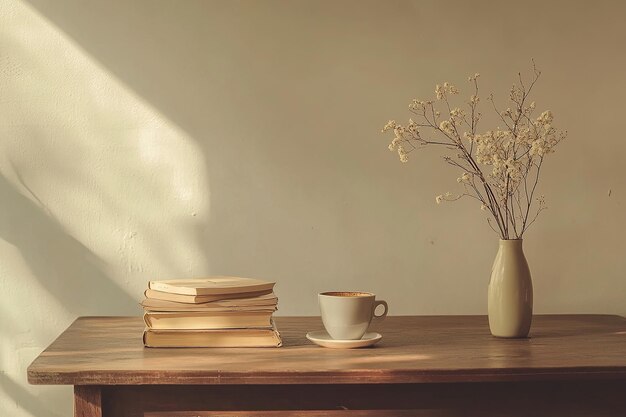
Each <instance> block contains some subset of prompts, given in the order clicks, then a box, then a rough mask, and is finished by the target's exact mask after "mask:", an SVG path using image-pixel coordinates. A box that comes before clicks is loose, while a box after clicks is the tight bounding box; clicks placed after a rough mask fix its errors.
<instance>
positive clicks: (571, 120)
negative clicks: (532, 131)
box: [0, 0, 626, 417]
mask: <svg viewBox="0 0 626 417" xmlns="http://www.w3.org/2000/svg"><path fill="white" fill-rule="evenodd" d="M624 4H625V3H623V2H618V1H614V2H602V1H600V2H586V3H583V2H565V1H563V2H545V1H531V2H524V3H523V4H521V3H519V2H487V1H471V2H467V1H460V0H459V1H415V2H410V1H378V2H374V1H340V2H337V1H317V2H315V1H281V2H277V1H247V2H241V1H219V2H217V1H185V2H180V1H167V2H166V1H152V0H150V1H148V0H145V1H135V2H124V1H114V2H102V1H90V2H85V1H78V0H75V1H71V0H61V1H60V0H55V1H52V0H31V1H18V0H5V1H4V2H2V6H1V8H0V87H1V89H0V91H1V92H0V171H1V173H2V176H1V177H0V286H1V287H0V289H1V292H2V301H1V302H0V361H1V362H0V366H1V369H2V372H1V373H0V378H1V379H0V382H1V387H2V391H1V393H0V415H3V416H5V415H6V416H31V415H32V416H39V417H44V416H45V417H48V416H49V417H53V416H54V417H56V416H61V415H69V413H70V395H71V391H70V390H69V389H68V388H45V387H30V386H28V385H27V383H26V381H25V372H26V366H27V365H28V363H29V362H30V361H31V360H32V359H33V358H34V357H35V356H36V355H37V354H38V353H39V352H40V351H41V350H42V349H43V348H44V347H45V346H46V345H47V344H48V343H50V342H51V341H52V340H53V339H54V337H55V336H56V335H57V334H58V333H59V332H60V331H61V330H63V329H64V328H65V327H66V326H67V325H68V324H69V323H70V322H71V321H72V320H73V319H74V318H75V317H76V316H78V315H90V314H91V315H95V314H138V313H139V309H138V308H137V306H136V302H137V301H138V300H139V299H140V298H141V294H142V290H143V288H144V286H145V284H146V281H147V280H148V279H150V278H165V277H184V276H193V275H203V274H208V273H215V274H217V273H225V274H240V275H249V276H258V277H266V278H269V279H275V280H276V281H278V294H279V297H280V300H281V309H280V313H281V314H316V312H317V307H316V298H315V293H316V292H318V291H320V290H328V289H342V288H344V289H362V290H369V291H374V292H376V293H377V294H379V295H380V296H381V297H383V298H385V299H387V300H388V301H389V303H390V305H391V313H392V314H484V313H485V312H486V285H487V281H488V275H489V271H490V265H491V262H492V260H493V257H494V254H495V251H496V247H497V237H496V236H495V235H493V234H492V232H491V231H490V230H489V228H488V227H487V225H486V223H485V221H484V219H483V218H482V217H481V215H482V212H481V211H480V210H479V209H478V207H477V206H476V204H472V203H471V202H469V201H467V202H458V203H456V204H454V205H444V206H437V205H435V203H434V196H435V195H436V194H439V193H441V192H445V191H448V190H450V191H455V190H456V188H455V186H456V182H455V179H456V177H457V173H455V172H453V171H451V170H449V169H448V168H447V167H445V166H444V165H443V163H442V162H441V161H440V160H438V158H437V157H436V155H435V154H434V153H432V152H426V153H424V154H423V155H419V156H418V155H415V156H414V158H413V160H412V161H411V162H410V163H409V164H408V165H401V164H400V163H399V162H398V161H397V158H396V157H395V156H394V155H393V154H391V153H389V152H388V151H387V149H386V146H387V139H386V138H384V136H383V135H381V134H380V133H379V131H380V128H381V127H382V125H383V124H384V123H385V122H386V121H387V119H389V118H397V119H398V120H400V119H404V118H405V117H408V113H407V110H406V104H407V103H408V102H409V100H410V99H412V98H413V97H415V96H417V97H421V98H425V97H427V96H428V95H429V94H431V93H432V90H433V85H434V83H436V82H442V81H446V80H448V81H451V82H453V83H456V84H458V85H459V86H461V87H463V86H465V80H466V76H467V75H469V74H473V73H474V72H480V73H481V75H482V77H481V78H482V83H483V86H484V88H485V90H486V91H494V92H496V94H497V95H499V97H503V96H504V95H505V94H506V91H507V89H508V87H509V86H510V83H511V82H512V80H513V79H514V77H515V74H516V72H517V71H518V70H520V69H524V70H526V69H529V66H530V59H531V58H534V59H535V60H536V61H537V63H538V65H539V66H540V67H541V69H542V70H543V72H544V76H543V77H542V80H541V82H540V84H539V85H538V91H537V94H536V96H535V99H536V101H537V104H538V107H539V108H541V109H543V108H546V107H547V108H550V109H551V110H552V111H553V112H554V113H555V115H556V124H557V125H558V126H561V127H564V128H567V129H568V130H569V132H570V135H569V138H568V140H567V142H565V143H563V145H562V146H561V148H560V149H559V150H558V152H557V153H556V154H555V155H552V157H551V158H550V160H549V161H548V165H547V167H546V170H545V173H544V174H545V177H544V179H545V180H544V181H543V184H542V192H544V193H545V194H546V196H547V198H548V205H549V206H550V209H549V210H548V211H547V212H545V213H544V215H543V218H541V219H540V221H539V222H538V223H537V224H536V227H534V229H532V230H531V231H530V233H529V234H528V235H527V238H526V243H525V245H526V252H527V256H528V259H529V261H530V264H531V269H532V272H533V276H534V283H535V300H536V301H535V308H536V312H538V313H575V312H578V313H583V312H594V313H614V314H625V313H626V306H625V303H624V301H625V299H626V279H624V278H625V277H624V270H625V267H626V261H625V257H624V249H625V245H624V238H623V236H622V235H623V231H624V230H625V228H626V216H625V215H624V202H625V201H626V199H625V193H626V188H625V184H626V173H625V170H624V162H623V156H624V155H626V139H625V138H624V133H623V129H622V123H621V119H622V118H623V117H624V116H623V114H624V111H625V110H626V108H625V105H624V97H626V77H625V74H626V55H624V54H623V53H622V49H623V46H624V44H625V41H626V26H624V24H623V16H624V15H625V14H626V6H625V5H624ZM609 190H611V193H610V195H609Z"/></svg>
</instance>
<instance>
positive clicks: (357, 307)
mask: <svg viewBox="0 0 626 417" xmlns="http://www.w3.org/2000/svg"><path fill="white" fill-rule="evenodd" d="M318 299H319V304H320V311H321V313H322V322H323V323H324V327H325V328H326V331H327V332H328V334H329V335H330V337H332V338H333V339H337V340H358V339H361V338H362V337H363V335H364V334H365V332H366V331H367V328H368V327H369V325H370V323H371V321H372V319H373V318H377V319H383V318H384V317H385V316H386V315H387V311H388V310H389V307H388V306H387V302H385V301H383V300H376V295H374V294H372V293H370V292H359V291H356V292H354V291H352V292H351V291H330V292H323V293H320V294H319V295H318ZM379 305H382V306H384V307H385V311H383V313H382V314H381V315H379V316H377V315H376V313H375V311H376V307H378V306H379Z"/></svg>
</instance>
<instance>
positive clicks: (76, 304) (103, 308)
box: [0, 176, 137, 320]
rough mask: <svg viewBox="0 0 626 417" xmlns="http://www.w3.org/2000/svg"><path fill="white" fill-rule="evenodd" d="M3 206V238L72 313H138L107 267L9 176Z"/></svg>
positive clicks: (1, 184)
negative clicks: (13, 182)
mask: <svg viewBox="0 0 626 417" xmlns="http://www.w3.org/2000/svg"><path fill="white" fill-rule="evenodd" d="M0 201H2V202H3V209H2V210H0V236H1V237H2V239H4V240H6V241H7V242H9V243H10V244H12V245H14V246H15V247H17V248H18V249H19V251H20V253H21V254H22V257H23V258H24V260H25V261H26V263H27V264H28V266H29V267H30V268H31V270H32V272H33V274H34V275H35V276H36V277H37V278H38V280H39V282H40V284H41V285H42V286H43V287H44V288H45V289H46V290H47V291H48V292H49V293H50V294H51V295H52V296H53V297H54V298H55V299H56V300H58V302H59V303H60V304H62V305H63V306H64V308H65V309H66V310H67V311H69V312H71V313H72V314H73V315H81V314H86V313H89V314H112V315H119V314H129V313H130V314H132V313H135V312H136V311H137V302H136V301H135V300H134V299H133V298H132V297H130V295H128V293H127V292H126V291H124V290H123V289H122V288H120V287H119V286H118V285H117V284H116V283H115V282H114V281H113V280H111V279H110V278H109V277H108V276H107V274H106V273H105V272H104V263H103V262H102V261H101V260H100V259H99V258H98V257H97V256H96V255H95V254H94V253H93V252H92V251H90V250H89V248H87V247H85V246H84V245H83V244H82V243H81V242H79V241H78V240H76V239H75V238H74V237H72V236H71V235H69V234H68V233H67V232H66V231H65V230H64V228H63V226H62V225H60V224H59V223H58V222H57V221H56V220H55V219H54V218H52V217H50V215H49V214H47V213H46V212H45V211H44V209H43V207H41V206H38V205H37V204H35V202H33V201H32V200H31V199H29V198H27V197H26V196H24V195H23V194H22V193H20V192H19V191H18V190H17V189H16V188H15V186H14V185H13V184H11V183H10V182H9V181H7V179H6V178H5V177H3V176H0ZM13 279H19V277H14V278H13ZM95 288H98V291H93V290H94V289H95ZM77 294H80V296H77ZM102 300H106V302H105V303H103V302H102ZM44 320H45V318H44Z"/></svg>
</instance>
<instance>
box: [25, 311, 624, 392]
mask: <svg viewBox="0 0 626 417" xmlns="http://www.w3.org/2000/svg"><path fill="white" fill-rule="evenodd" d="M276 322H277V325H278V328H279V330H280V332H281V334H282V336H283V339H284V347H283V348H264V349H250V348H248V349H245V348H239V349H154V348H144V347H143V345H142V342H141V334H142V331H143V327H144V324H143V321H142V319H141V318H140V317H82V318H79V319H77V320H76V321H75V322H74V323H73V324H72V325H71V326H70V327H69V328H68V329H67V330H66V331H65V332H64V333H63V334H62V335H61V336H60V337H59V338H58V339H57V340H56V341H55V342H54V343H52V345H50V347H48V349H46V350H45V351H44V352H43V353H42V354H41V355H40V356H39V357H38V358H37V359H36V360H35V361H34V362H33V363H32V364H31V365H30V367H29V368H28V380H29V382H30V383H32V384H69V385H116V384H125V385H139V384H187V385H194V384H370V383H376V384H387V383H432V382H489V381H492V382H493V381H496V382H497V381H535V380H591V379H626V319H625V318H623V317H619V316H607V315H559V316H557V315H555V316H552V315H550V316H535V317H534V321H533V327H532V330H531V337H530V338H528V339H517V340H515V339H510V340H509V339H497V338H494V337H492V336H491V335H490V333H489V329H488V324H487V318H486V317H484V316H430V317H429V316H416V317H414V316H410V317H409V316H407V317H388V318H387V320H385V321H383V322H382V323H381V324H380V325H379V326H378V327H374V328H373V329H374V330H376V331H379V332H380V333H381V334H382V335H383V339H382V341H381V342H380V343H379V344H378V345H376V346H375V347H373V348H367V349H357V350H336V349H325V348H320V347H318V346H316V345H313V344H311V343H310V342H309V341H308V340H306V338H305V334H306V332H307V331H311V330H319V329H321V328H322V325H321V322H320V320H319V318H317V317H277V318H276Z"/></svg>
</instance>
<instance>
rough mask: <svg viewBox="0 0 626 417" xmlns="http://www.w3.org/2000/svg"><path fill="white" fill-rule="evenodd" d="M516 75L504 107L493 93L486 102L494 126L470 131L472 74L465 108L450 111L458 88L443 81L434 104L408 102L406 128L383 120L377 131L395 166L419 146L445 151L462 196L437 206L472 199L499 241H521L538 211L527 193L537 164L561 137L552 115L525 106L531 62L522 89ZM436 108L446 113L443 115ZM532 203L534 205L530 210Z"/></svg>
mask: <svg viewBox="0 0 626 417" xmlns="http://www.w3.org/2000/svg"><path fill="white" fill-rule="evenodd" d="M518 75H519V78H518V82H517V83H516V84H513V87H512V88H511V90H510V92H509V101H510V106H509V107H507V109H506V110H502V111H500V110H499V109H498V107H497V106H496V104H495V102H494V99H493V94H492V95H490V96H489V98H488V100H489V101H490V102H491V103H492V107H493V109H494V110H495V112H496V113H497V114H498V116H499V118H500V120H501V121H502V123H503V126H504V127H502V128H501V127H497V128H496V129H495V130H489V131H486V132H485V133H478V123H479V121H480V119H481V116H482V114H481V113H480V112H479V111H478V106H479V103H480V98H479V95H478V92H479V90H478V78H479V76H480V75H479V74H475V75H473V76H470V77H468V81H469V83H470V85H471V86H472V88H473V94H472V95H471V97H470V98H469V101H468V102H467V103H466V104H467V107H466V110H464V109H461V108H459V107H452V105H451V103H450V99H451V96H453V95H457V94H459V90H458V89H457V88H456V87H455V86H454V85H452V84H450V83H448V82H445V83H443V85H439V84H438V85H437V86H436V87H435V95H436V99H435V100H428V101H422V100H418V99H414V100H413V101H412V102H411V103H410V104H409V110H410V111H411V112H412V113H413V114H414V115H415V116H416V119H417V120H413V119H409V122H408V124H406V125H401V124H398V123H396V122H395V121H394V120H390V121H389V122H388V123H387V124H386V125H385V126H384V128H383V130H382V131H383V132H387V131H392V132H393V133H394V137H393V140H392V141H391V143H390V144H389V150H391V151H396V152H397V153H398V156H399V157H400V161H402V162H407V161H408V160H409V154H410V153H411V152H412V151H414V150H416V149H418V148H420V147H423V146H441V147H443V148H444V149H446V150H447V151H448V152H447V154H446V155H445V156H444V157H443V158H444V160H445V162H447V163H448V164H450V165H452V166H454V167H455V168H458V169H460V170H461V175H460V176H459V178H458V179H457V182H459V183H460V184H462V186H463V188H464V192H463V193H461V194H459V195H454V194H452V193H449V192H448V193H445V194H442V195H438V196H437V197H436V198H435V201H436V202H437V204H440V203H442V202H444V201H455V200H458V199H460V198H462V197H470V198H474V199H476V200H477V201H478V202H479V203H480V208H481V209H482V210H484V211H487V212H488V217H487V221H488V223H489V225H490V226H491V228H492V229H493V230H494V231H495V232H496V233H498V234H499V235H500V238H501V239H503V240H507V239H521V238H522V236H523V235H524V232H525V231H526V230H527V229H528V228H529V227H530V226H531V225H532V224H533V223H534V222H535V220H536V219H537V216H538V215H539V213H541V211H543V210H544V209H545V208H546V205H545V199H544V197H543V196H540V197H536V196H535V191H536V188H537V184H538V182H539V174H540V172H541V167H542V165H543V162H544V158H545V157H546V155H548V154H549V153H552V152H554V147H555V146H556V145H557V144H558V143H559V142H560V141H561V140H563V139H564V138H565V136H566V135H567V132H566V131H561V130H558V129H557V128H555V127H554V126H553V125H552V122H553V119H554V116H553V115H552V112H551V111H550V110H546V111H544V112H542V113H541V114H540V115H539V116H538V117H535V116H533V113H534V112H535V107H536V106H535V102H534V101H533V102H530V103H528V97H529V95H530V93H531V91H532V89H533V87H534V86H535V84H536V83H537V80H538V79H539V77H540V75H541V72H540V71H539V70H537V68H536V67H535V65H534V63H533V77H532V79H531V80H530V82H529V83H528V85H526V84H525V83H524V81H523V78H522V74H521V73H519V74H518ZM438 108H442V110H441V111H440V110H438ZM443 109H445V113H447V116H445V117H444V116H442V111H444V110H443ZM426 133H430V135H428V136H426ZM534 201H537V203H538V204H537V206H536V207H533V202H534ZM494 223H495V226H494Z"/></svg>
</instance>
